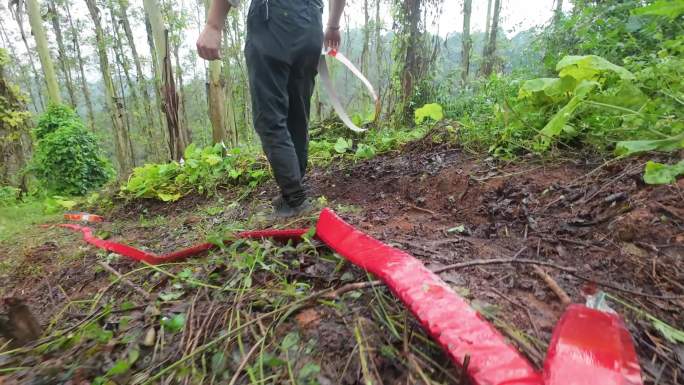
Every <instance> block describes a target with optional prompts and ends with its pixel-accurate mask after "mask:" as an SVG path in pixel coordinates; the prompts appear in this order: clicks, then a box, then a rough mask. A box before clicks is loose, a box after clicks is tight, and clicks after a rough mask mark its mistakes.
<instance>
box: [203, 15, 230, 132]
mask: <svg viewBox="0 0 684 385" xmlns="http://www.w3.org/2000/svg"><path fill="white" fill-rule="evenodd" d="M209 4H210V3H209V1H205V13H204V16H205V19H206V17H207V14H208V12H209ZM222 63H223V62H222V61H221V60H212V61H210V62H209V69H208V71H207V105H208V107H209V111H208V112H209V121H210V122H211V140H212V142H213V143H220V142H223V143H230V136H229V135H228V131H226V111H225V105H226V100H225V94H224V92H225V91H224V88H223V82H222V81H221V64H222Z"/></svg>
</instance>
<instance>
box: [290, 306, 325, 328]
mask: <svg viewBox="0 0 684 385" xmlns="http://www.w3.org/2000/svg"><path fill="white" fill-rule="evenodd" d="M295 320H296V321H297V325H299V327H300V328H302V329H305V328H307V327H316V325H318V323H319V322H320V320H321V314H320V313H319V312H317V311H316V309H313V308H309V309H304V310H302V311H301V312H299V314H297V315H296V316H295Z"/></svg>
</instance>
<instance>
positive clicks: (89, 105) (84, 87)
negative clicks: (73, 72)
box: [64, 1, 95, 131]
mask: <svg viewBox="0 0 684 385" xmlns="http://www.w3.org/2000/svg"><path fill="white" fill-rule="evenodd" d="M64 7H65V9H66V11H67V19H68V21H69V28H70V30H71V43H72V44H73V46H74V48H75V49H76V60H77V61H78V70H79V74H80V78H81V91H82V92H83V100H85V105H86V111H87V112H88V126H89V127H90V130H91V131H94V130H95V112H94V111H93V102H92V100H91V99H90V88H89V87H88V80H87V79H86V76H85V63H84V62H83V55H81V42H80V41H79V40H78V31H77V30H76V27H74V21H73V19H72V18H71V10H70V9H69V1H65V2H64Z"/></svg>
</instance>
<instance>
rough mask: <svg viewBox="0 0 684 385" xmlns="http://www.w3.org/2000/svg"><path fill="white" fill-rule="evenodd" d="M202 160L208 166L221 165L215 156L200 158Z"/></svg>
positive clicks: (218, 158)
mask: <svg viewBox="0 0 684 385" xmlns="http://www.w3.org/2000/svg"><path fill="white" fill-rule="evenodd" d="M202 159H203V160H204V161H205V162H207V164H208V165H210V166H215V165H217V164H219V163H221V160H222V159H221V157H220V156H218V155H216V154H207V155H204V156H203V157H202Z"/></svg>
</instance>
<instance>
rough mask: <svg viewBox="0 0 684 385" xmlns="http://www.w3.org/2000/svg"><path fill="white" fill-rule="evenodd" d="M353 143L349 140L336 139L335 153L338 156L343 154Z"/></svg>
mask: <svg viewBox="0 0 684 385" xmlns="http://www.w3.org/2000/svg"><path fill="white" fill-rule="evenodd" d="M352 145H353V143H352V141H351V139H344V138H338V139H337V142H335V147H334V148H335V152H337V153H338V154H344V153H345V152H347V150H349V149H350V148H351V147H352Z"/></svg>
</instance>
